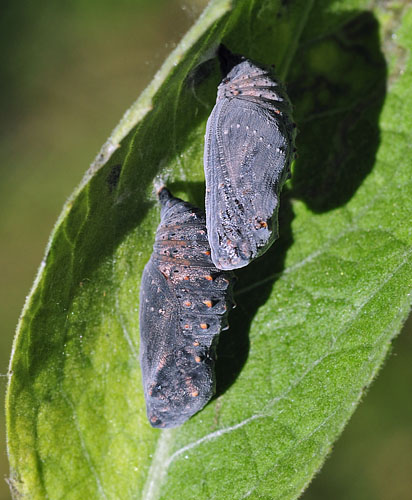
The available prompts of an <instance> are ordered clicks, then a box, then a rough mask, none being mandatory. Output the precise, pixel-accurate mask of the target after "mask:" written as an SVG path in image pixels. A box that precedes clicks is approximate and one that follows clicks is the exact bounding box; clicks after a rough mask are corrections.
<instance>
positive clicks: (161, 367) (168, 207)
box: [140, 188, 234, 428]
mask: <svg viewBox="0 0 412 500" xmlns="http://www.w3.org/2000/svg"><path fill="white" fill-rule="evenodd" d="M159 200H160V203H161V206H162V210H161V221H160V225H159V227H158V229H157V233H156V239H155V244H154V247H153V253H152V256H151V258H150V260H149V262H148V263H147V265H146V267H145V269H144V271H143V276H142V283H141V288H140V364H141V368H142V376H143V388H144V395H145V400H146V409H147V416H148V419H149V422H150V424H151V425H152V426H153V427H161V428H165V427H175V426H177V425H180V424H182V423H183V422H185V421H186V420H188V419H189V418H190V417H191V416H192V415H194V414H195V413H197V412H198V411H199V410H201V409H202V408H203V407H204V406H205V404H206V403H207V402H208V401H209V400H210V398H211V397H212V396H213V394H214V391H215V373H214V367H215V360H216V346H217V342H218V338H219V334H220V332H221V330H222V329H225V328H227V327H228V323H227V315H228V312H229V310H230V308H231V306H232V304H233V300H232V286H233V281H234V275H233V273H232V272H225V271H221V270H218V269H216V267H215V266H214V265H213V263H212V260H211V258H210V246H209V243H208V239H207V233H206V224H205V214H204V212H203V211H201V210H199V209H198V208H195V207H193V206H192V205H190V204H189V203H186V202H184V201H182V200H180V199H179V198H175V197H173V196H172V195H171V194H170V192H169V191H168V190H167V189H166V188H162V189H160V191H159Z"/></svg>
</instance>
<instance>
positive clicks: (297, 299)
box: [7, 0, 412, 499]
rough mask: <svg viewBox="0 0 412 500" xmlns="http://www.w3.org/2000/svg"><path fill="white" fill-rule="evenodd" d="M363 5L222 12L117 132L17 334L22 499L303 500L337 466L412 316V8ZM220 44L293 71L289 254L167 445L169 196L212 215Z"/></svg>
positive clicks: (212, 14) (280, 245)
mask: <svg viewBox="0 0 412 500" xmlns="http://www.w3.org/2000/svg"><path fill="white" fill-rule="evenodd" d="M366 4H367V2H362V1H352V2H345V5H342V3H341V2H333V1H326V0H323V1H319V2H316V1H313V2H307V1H303V0H299V1H298V0H295V1H290V2H285V1H282V2H281V1H269V0H264V1H261V2H249V1H240V0H239V1H237V2H236V1H234V2H232V3H230V2H224V1H221V0H217V1H214V2H212V3H211V4H210V5H209V7H208V9H207V11H206V13H205V14H204V15H203V16H202V17H201V18H200V20H199V22H198V23H197V24H196V25H195V26H194V27H193V29H192V31H191V32H189V34H188V35H187V36H186V37H185V38H184V40H183V41H182V43H181V45H180V46H179V47H178V48H177V49H176V51H175V53H174V54H172V55H171V58H170V59H169V60H168V61H167V62H166V64H165V66H164V69H163V70H161V71H160V72H159V74H158V75H157V77H156V78H155V80H154V82H153V84H152V85H151V87H149V89H148V90H147V91H146V93H145V94H144V95H143V97H142V99H141V100H140V101H138V102H137V103H136V104H135V105H134V106H133V107H132V108H131V110H130V111H129V113H128V115H126V116H125V118H124V120H123V121H122V122H121V124H120V125H119V127H118V128H117V129H116V130H115V132H114V135H113V136H112V138H111V140H110V141H109V143H108V146H107V147H106V149H105V150H103V153H102V156H101V158H100V159H99V160H98V161H97V162H96V163H95V164H94V166H93V167H92V168H91V169H90V170H89V172H88V174H87V175H86V177H85V179H84V181H83V183H82V184H81V185H80V187H79V189H78V190H77V191H76V192H75V193H74V195H73V197H72V199H71V200H70V201H69V202H68V204H67V205H66V206H65V207H64V210H63V213H62V215H61V217H60V219H59V221H58V223H57V225H56V228H55V230H54V232H53V233H52V237H51V240H50V244H49V247H48V249H47V254H46V257H45V259H44V262H43V264H42V267H41V269H40V272H39V276H38V278H37V280H36V283H35V286H34V288H33V291H32V293H31V295H30V297H29V299H28V302H27V304H26V307H25V309H24V311H23V316H22V319H21V322H20V325H19V330H18V335H17V337H16V341H15V346H14V353H13V359H12V365H11V368H12V376H11V379H10V385H9V391H8V399H7V412H8V415H7V416H8V433H9V455H10V462H11V467H12V481H13V487H14V488H15V489H16V490H17V491H18V492H19V494H20V495H21V496H22V497H23V498H25V497H26V498H63V497H64V498H66V499H77V498H84V497H86V496H89V497H90V498H113V499H114V498H122V499H123V498H124V499H128V498H144V499H158V498H164V499H166V498H167V499H170V498H184V499H192V498H193V499H195V498H196V499H199V498H200V499H202V498H205V499H206V498H208V499H210V498H219V499H225V498H228V499H229V498H230V499H233V498H238V499H241V498H251V499H258V498H259V499H266V498H267V499H269V498H270V499H273V498H279V499H280V498H281V499H286V498H296V497H297V496H298V495H299V493H300V492H301V491H302V489H303V488H304V487H305V485H306V484H307V483H308V482H309V480H310V478H311V477H312V476H313V474H314V473H315V472H316V470H318V468H319V467H320V465H321V464H322V462H323V460H324V458H325V456H326V454H327V452H328V450H329V449H330V446H331V444H332V443H333V441H334V440H335V439H336V437H337V436H338V434H339V433H340V431H341V430H342V428H343V426H344V424H345V422H346V421H347V419H348V418H349V416H350V415H351V413H352V412H353V410H354V408H355V406H356V404H357V402H358V401H359V398H360V397H361V394H362V391H363V390H364V388H365V387H366V386H367V385H368V384H369V383H370V381H371V380H372V378H373V376H374V375H375V373H376V371H377V369H378V367H379V366H380V364H381V362H382V360H383V359H384V356H385V353H386V351H387V349H388V346H389V341H390V339H391V338H392V337H393V336H394V335H395V334H396V333H397V332H398V331H399V329H400V326H401V324H402V322H403V320H404V318H405V316H406V314H407V312H408V309H409V305H410V297H409V296H408V293H409V292H410V289H411V275H412V273H411V271H412V269H411V259H410V252H411V250H410V248H411V246H410V243H411V235H410V231H411V230H410V227H409V226H410V224H409V221H410V220H411V215H412V214H411V204H410V201H409V200H410V199H411V194H412V193H411V180H410V170H409V164H410V162H409V163H408V160H407V159H408V158H409V156H410V146H409V144H410V143H411V137H410V135H411V132H410V129H411V127H410V124H409V122H408V118H407V119H405V117H408V113H407V111H406V110H408V109H409V108H410V105H411V104H412V102H411V101H412V96H411V91H410V89H411V88H412V86H411V74H412V72H411V67H410V66H405V68H403V69H404V71H403V72H402V74H399V73H398V74H396V77H395V78H394V81H393V83H392V87H391V89H390V93H389V94H388V95H387V96H386V97H385V89H386V80H387V69H386V63H385V59H390V55H389V54H385V57H384V55H383V54H382V48H381V47H382V40H381V34H382V33H384V31H385V24H383V25H382V27H380V26H379V24H378V20H377V18H376V15H378V16H380V17H379V19H383V20H384V21H385V22H386V23H388V22H389V21H388V19H390V20H391V22H393V23H395V24H396V23H397V24H399V25H400V22H401V21H402V24H401V26H400V28H399V30H400V31H399V47H411V45H412V44H411V40H410V35H409V32H410V31H411V30H410V29H409V26H410V24H411V15H410V12H411V11H408V12H407V14H408V15H404V16H403V17H396V16H395V14H394V12H393V11H392V10H391V8H390V5H389V4H388V6H387V7H386V10H385V11H380V10H376V11H375V12H374V13H372V12H363V11H362V8H363V6H364V5H366ZM408 29H409V32H408ZM221 39H223V41H224V42H225V43H226V44H227V45H228V46H229V47H230V48H231V49H232V50H233V51H236V52H241V53H244V54H245V55H246V56H248V57H251V58H254V59H257V60H259V61H261V62H263V63H265V64H272V63H274V64H275V65H276V68H277V71H278V73H279V74H280V75H282V76H283V77H284V78H286V81H287V83H288V88H289V91H290V96H291V99H292V101H293V103H294V107H295V119H296V121H297V123H298V127H299V129H300V134H299V136H298V149H299V158H298V160H297V161H296V162H295V165H294V174H293V179H292V182H291V183H290V184H289V186H288V189H286V190H285V192H284V195H283V198H282V203H281V213H280V231H281V236H280V239H279V241H278V242H277V243H276V244H275V245H274V246H273V248H272V249H271V250H270V251H269V252H268V253H267V254H266V255H265V256H263V257H262V258H261V259H259V260H257V261H256V262H254V263H253V264H252V265H250V266H249V267H248V268H246V269H244V270H241V271H239V273H238V278H239V282H238V285H237V297H236V298H237V303H238V308H237V309H236V310H235V311H233V313H232V314H231V318H230V323H231V328H230V330H229V331H228V332H225V333H223V334H222V338H221V342H220V345H219V361H218V366H217V379H218V387H217V395H216V398H215V399H214V400H213V401H212V402H211V403H210V404H209V405H207V407H206V408H205V409H204V410H203V411H201V412H200V413H199V414H197V415H196V416H195V417H194V418H192V419H191V420H190V421H189V422H187V423H186V424H185V425H183V426H182V427H180V428H177V429H173V430H167V431H158V430H154V429H152V428H151V427H150V426H149V424H148V423H147V421H146V415H145V409H144V400H143V394H142V387H141V379H140V369H139V364H138V343H139V342H138V307H139V304H138V290H139V281H140V277H141V273H142V270H143V267H144V265H145V264H146V262H147V260H148V259H149V256H150V254H151V247H152V243H153V238H154V232H155V229H156V227H157V224H158V220H159V217H158V207H157V205H156V203H155V202H154V197H153V194H152V183H153V180H154V178H155V177H156V176H158V175H161V177H162V178H163V179H164V180H166V181H167V183H168V185H169V187H170V188H171V189H172V191H173V192H174V194H176V195H180V196H182V197H184V198H185V199H188V200H189V201H191V202H194V203H196V204H198V205H201V204H202V203H203V202H202V199H203V196H204V181H203V178H204V176H203V169H202V168H203V167H202V154H203V135H204V130H205V123H206V120H207V116H208V114H209V113H210V111H211V109H212V107H213V103H214V100H215V96H216V86H217V84H218V83H219V80H220V76H219V68H218V64H217V61H216V59H215V58H214V51H215V49H216V47H217V46H218V43H219V42H220V40H221ZM384 47H387V45H384ZM392 63H393V66H394V67H396V64H397V60H396V58H395V60H393V61H392ZM400 117H401V118H402V119H401V120H400ZM123 136H124V137H123ZM117 142H119V147H118V148H117V149H116V150H115V151H114V152H113V154H112V155H111V156H110V158H109V160H108V161H107V162H106V163H105V159H106V158H107V157H108V156H109V153H110V152H111V150H112V149H113V145H115V144H117Z"/></svg>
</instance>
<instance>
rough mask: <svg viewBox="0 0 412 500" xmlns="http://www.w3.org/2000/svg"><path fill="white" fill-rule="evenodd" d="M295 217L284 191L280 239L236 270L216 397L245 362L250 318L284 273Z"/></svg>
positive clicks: (220, 349)
mask: <svg viewBox="0 0 412 500" xmlns="http://www.w3.org/2000/svg"><path fill="white" fill-rule="evenodd" d="M292 220H293V211H292V206H291V201H290V196H289V192H288V191H284V192H283V194H282V196H281V201H280V209H279V227H280V228H281V232H280V236H279V239H278V240H277V241H276V242H275V244H274V245H272V247H271V248H270V249H269V250H268V251H267V252H266V253H265V254H264V255H263V256H262V257H260V258H259V259H257V260H256V261H254V262H252V264H250V265H249V266H247V267H244V268H242V269H238V270H237V271H236V276H237V278H238V282H237V283H236V286H235V294H234V295H235V302H236V304H237V307H236V308H235V309H234V310H233V311H232V312H231V314H230V316H229V323H230V328H229V330H227V331H225V332H223V333H222V334H221V336H220V341H219V345H218V348H217V355H218V357H217V363H216V380H217V387H216V397H218V396H220V395H221V394H223V393H224V392H225V391H226V390H227V389H228V388H229V387H230V386H231V385H232V384H233V382H234V381H235V380H236V378H237V377H238V375H239V373H240V371H241V369H242V367H243V365H244V364H245V362H246V359H247V357H248V354H249V331H250V326H251V322H252V321H253V318H254V317H255V315H256V313H257V311H258V309H259V308H260V307H261V306H262V305H263V304H265V303H266V301H267V299H268V297H269V295H270V293H271V291H272V288H273V285H274V283H275V281H276V280H277V279H278V277H279V275H280V274H281V273H282V271H283V269H284V265H285V258H286V254H287V251H288V249H289V247H290V246H291V245H292V243H293V238H292V231H291V224H292Z"/></svg>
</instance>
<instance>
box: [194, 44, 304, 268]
mask: <svg viewBox="0 0 412 500" xmlns="http://www.w3.org/2000/svg"><path fill="white" fill-rule="evenodd" d="M218 54H219V58H220V62H221V67H222V71H223V73H224V74H225V75H226V76H225V78H224V79H223V80H222V82H221V83H220V85H219V87H218V92H217V99H216V105H215V107H214V108H213V110H212V113H211V115H210V117H209V119H208V122H207V127H206V136H205V152H204V168H205V177H206V226H207V232H208V237H209V243H210V247H211V251H212V261H213V263H214V264H215V266H216V267H217V268H219V269H236V268H239V267H244V266H246V265H247V264H249V263H250V262H251V261H252V260H253V259H255V258H256V257H258V256H260V255H262V254H263V253H264V252H266V250H268V248H269V247H270V246H271V245H272V243H273V242H274V240H275V239H276V238H277V237H278V208H279V195H280V191H281V189H282V186H283V184H284V183H285V181H286V179H288V177H290V164H291V160H292V158H293V153H294V149H295V148H294V141H295V135H296V128H295V124H294V123H293V120H292V106H291V103H290V101H289V98H288V96H287V95H286V92H285V89H284V88H283V86H282V85H281V83H280V82H278V81H277V80H275V79H274V77H273V76H271V74H270V72H269V70H268V69H264V68H261V67H259V66H257V65H256V64H255V63H254V62H252V61H250V60H249V59H246V58H245V57H243V56H239V55H234V54H232V53H231V52H230V51H229V50H228V49H226V48H225V47H224V46H221V47H220V48H219V52H218Z"/></svg>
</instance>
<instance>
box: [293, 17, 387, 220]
mask: <svg viewBox="0 0 412 500" xmlns="http://www.w3.org/2000/svg"><path fill="white" fill-rule="evenodd" d="M351 18H352V19H351V20H350V21H349V22H347V23H346V24H344V25H343V26H341V28H340V29H339V30H338V31H335V32H333V33H332V34H330V35H328V36H326V37H325V38H322V39H320V40H314V41H308V42H307V43H305V44H303V46H301V47H300V48H299V49H298V51H297V53H296V57H295V61H294V63H293V64H292V66H291V72H290V75H289V83H288V90H289V95H290V98H291V100H292V102H293V104H294V108H295V120H296V122H297V124H298V127H299V130H300V133H299V135H298V137H297V148H298V155H299V157H298V159H297V161H296V163H295V169H294V172H293V178H292V185H293V190H292V195H293V197H295V198H299V199H301V200H303V201H304V202H305V203H306V204H307V205H308V206H309V208H310V209H311V210H313V211H314V212H318V213H319V212H326V211H329V210H333V209H334V208H337V207H340V206H342V205H344V204H345V203H347V202H348V201H349V200H350V199H351V198H352V196H353V195H354V194H355V193H356V191H357V189H358V188H359V186H360V185H361V184H362V182H363V180H364V179H365V177H366V176H367V175H368V174H369V172H370V171H371V169H372V168H373V165H374V163H375V159H376V152H377V149H378V146H379V141H380V133H379V122H378V120H379V115H380V112H381V109H382V105H383V102H384V99H385V94H386V78H387V68H386V62H385V59H384V57H383V54H382V52H381V49H380V39H379V25H378V22H377V21H376V19H375V17H374V16H373V14H372V13H371V12H360V13H353V15H352V16H351ZM332 24H337V23H332Z"/></svg>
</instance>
